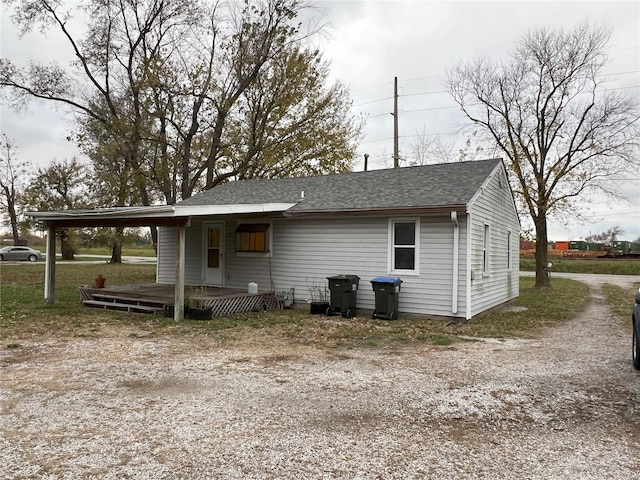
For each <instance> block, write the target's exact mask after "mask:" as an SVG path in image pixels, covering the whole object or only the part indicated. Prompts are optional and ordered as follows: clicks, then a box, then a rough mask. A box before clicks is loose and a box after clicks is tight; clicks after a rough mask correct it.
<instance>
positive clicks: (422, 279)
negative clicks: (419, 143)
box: [158, 216, 467, 316]
mask: <svg viewBox="0 0 640 480" xmlns="http://www.w3.org/2000/svg"><path fill="white" fill-rule="evenodd" d="M465 221H466V220H465V217H464V216H462V218H461V219H460V253H459V255H460V257H459V271H458V279H459V281H458V292H459V295H458V309H457V312H458V313H457V314H456V315H457V316H463V315H464V312H465V311H466V303H465V296H464V294H463V292H464V291H465V283H464V282H465V275H464V266H465V265H466V250H465V247H464V244H465V241H466V240H465V238H466V231H467V229H466V223H465ZM236 225H237V221H232V222H226V223H225V232H226V238H225V247H226V248H225V250H226V253H225V257H224V261H225V265H224V268H225V270H224V271H225V279H224V286H225V287H232V288H242V289H244V288H247V286H248V284H249V282H256V283H257V284H258V288H259V290H260V291H263V290H275V291H282V290H289V289H290V288H294V289H295V300H296V302H298V303H304V302H308V301H311V300H312V290H313V289H314V287H319V288H321V289H324V287H326V286H327V283H328V281H327V277H329V276H333V275H339V274H352V275H358V276H359V277H360V285H359V289H358V293H357V305H358V308H361V309H368V310H373V308H374V306H375V297H374V292H373V288H372V286H371V279H373V278H375V277H378V276H381V275H387V276H389V275H391V276H397V277H400V278H401V279H402V280H403V283H402V285H401V291H400V293H399V294H398V295H399V297H398V300H399V310H400V312H401V313H416V314H426V315H438V316H451V315H452V313H451V303H452V290H453V289H452V285H451V282H452V279H453V272H452V257H453V251H452V244H453V226H452V224H451V222H450V221H449V220H448V218H444V217H438V218H428V217H421V218H420V219H419V222H417V223H416V226H417V225H419V232H418V234H417V236H418V237H419V238H420V243H419V245H417V249H416V252H417V255H418V257H417V263H418V264H419V265H420V266H421V267H420V275H419V276H416V275H403V274H399V273H397V272H396V273H394V272H392V271H390V269H389V265H388V258H389V225H390V221H389V219H388V218H387V217H380V218H366V217H361V218H343V219H335V218H333V219H323V220H273V222H272V224H271V228H270V230H272V234H271V241H272V243H271V255H267V254H262V255H258V254H251V255H247V254H246V253H241V252H238V253H236V252H234V249H233V247H234V245H235V227H236ZM201 229H202V224H201V223H198V224H194V225H193V226H192V227H189V229H188V230H187V237H188V238H187V245H188V247H187V260H186V265H185V267H186V272H185V277H186V279H187V280H186V283H187V284H193V285H198V284H200V282H201V271H202V266H201V264H200V262H199V261H198V259H197V258H195V257H196V255H193V254H191V253H190V252H193V253H196V252H202V248H201V245H198V246H196V245H192V243H193V240H194V238H191V237H196V238H198V239H201V238H202V234H201V233H197V234H196V232H201ZM160 232H161V233H160V239H161V242H162V243H163V247H162V248H160V249H159V250H158V272H159V273H158V283H174V279H175V253H174V248H175V238H176V235H175V229H174V228H162V229H161V231H160Z"/></svg>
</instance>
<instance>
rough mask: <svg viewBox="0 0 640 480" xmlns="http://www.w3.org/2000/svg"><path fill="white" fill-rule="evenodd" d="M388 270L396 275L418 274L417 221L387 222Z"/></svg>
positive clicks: (418, 225)
mask: <svg viewBox="0 0 640 480" xmlns="http://www.w3.org/2000/svg"><path fill="white" fill-rule="evenodd" d="M389 244H390V258H389V263H390V270H391V271H392V272H397V273H405V274H406V273H413V274H417V273H418V270H419V268H418V264H419V254H420V249H419V245H420V221H419V219H417V218H415V219H398V220H390V222H389Z"/></svg>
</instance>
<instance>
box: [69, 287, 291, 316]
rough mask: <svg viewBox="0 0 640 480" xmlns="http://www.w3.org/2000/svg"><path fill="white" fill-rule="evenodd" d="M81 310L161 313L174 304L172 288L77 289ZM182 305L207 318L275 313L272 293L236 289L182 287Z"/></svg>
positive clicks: (275, 308)
mask: <svg viewBox="0 0 640 480" xmlns="http://www.w3.org/2000/svg"><path fill="white" fill-rule="evenodd" d="M78 291H79V293H80V299H81V301H82V303H83V304H84V305H85V306H88V307H94V308H104V309H110V310H121V311H127V312H136V313H154V314H156V313H161V314H162V313H164V311H165V307H170V306H173V305H174V303H175V300H174V299H175V285H163V284H157V283H153V284H142V285H113V286H109V287H105V288H96V287H91V286H83V287H79V288H78ZM184 294H185V295H184V298H185V303H187V304H188V307H189V308H190V309H199V310H209V309H210V312H211V315H210V317H209V313H207V318H213V317H221V316H224V315H233V314H235V313H241V312H249V311H253V310H277V309H278V308H279V305H278V301H277V299H276V295H275V293H274V292H270V291H261V292H258V293H255V294H252V293H248V292H247V291H246V290H243V289H237V288H222V287H210V286H200V285H198V286H196V285H186V286H185V290H184Z"/></svg>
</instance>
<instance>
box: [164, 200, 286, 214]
mask: <svg viewBox="0 0 640 480" xmlns="http://www.w3.org/2000/svg"><path fill="white" fill-rule="evenodd" d="M295 205H296V204H295V203H246V204H245V203H243V204H232V205H180V204H177V205H175V209H176V216H185V215H187V216H191V217H196V216H209V215H241V214H255V213H278V212H285V211H287V210H289V209H290V208H291V207H293V206H295Z"/></svg>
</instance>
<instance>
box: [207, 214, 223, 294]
mask: <svg viewBox="0 0 640 480" xmlns="http://www.w3.org/2000/svg"><path fill="white" fill-rule="evenodd" d="M204 237H205V238H204V242H203V243H204V256H203V258H204V265H203V268H204V275H203V276H204V283H205V284H207V285H222V278H223V277H222V275H223V274H222V268H223V258H224V242H223V238H224V228H223V224H222V223H208V224H205V225H204Z"/></svg>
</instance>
